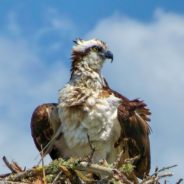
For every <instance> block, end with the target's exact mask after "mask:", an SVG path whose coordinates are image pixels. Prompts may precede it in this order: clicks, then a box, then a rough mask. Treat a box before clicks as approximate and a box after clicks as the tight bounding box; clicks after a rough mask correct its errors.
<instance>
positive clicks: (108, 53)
mask: <svg viewBox="0 0 184 184" xmlns="http://www.w3.org/2000/svg"><path fill="white" fill-rule="evenodd" d="M104 56H105V58H106V59H111V63H112V61H113V53H112V52H111V51H110V50H108V51H106V52H105V53H104Z"/></svg>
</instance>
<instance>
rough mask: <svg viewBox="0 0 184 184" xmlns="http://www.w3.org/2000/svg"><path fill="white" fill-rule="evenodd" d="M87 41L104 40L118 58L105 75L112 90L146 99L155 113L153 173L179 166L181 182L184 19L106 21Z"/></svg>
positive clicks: (162, 16)
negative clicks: (155, 168)
mask: <svg viewBox="0 0 184 184" xmlns="http://www.w3.org/2000/svg"><path fill="white" fill-rule="evenodd" d="M87 37H88V38H91V37H97V38H100V39H102V40H105V41H106V42H107V43H108V44H109V46H110V48H111V50H112V51H113V52H114V63H113V64H110V63H107V64H106V66H105V69H104V75H105V77H106V78H107V79H108V81H109V83H110V85H111V86H112V87H113V88H114V89H117V90H118V91H120V92H122V93H124V95H126V96H128V97H129V98H136V97H141V98H142V99H144V100H145V101H146V102H147V103H148V104H149V107H150V108H151V111H152V112H153V115H152V122H151V126H152V128H153V133H152V135H151V143H152V144H151V147H152V158H153V159H152V167H153V169H154V167H155V166H156V165H160V166H163V164H167V163H171V162H170V160H172V161H173V163H172V164H175V162H177V163H178V164H179V165H180V166H179V167H178V168H177V169H176V172H175V173H176V176H178V177H181V175H180V176H179V174H181V172H180V170H183V169H184V161H183V159H182V157H177V155H183V154H184V147H183V146H182V145H183V143H182V140H183V139H184V136H183V129H184V124H183V122H184V117H183V110H184V105H183V104H184V95H183V91H184V72H183V68H184V16H182V15H177V14H175V13H169V12H167V13H166V12H164V11H162V10H157V11H156V12H155V15H154V17H153V20H152V21H150V22H141V21H138V20H134V19H131V18H128V17H125V16H120V15H115V16H112V17H109V18H107V19H104V20H101V21H100V22H99V23H98V24H97V25H96V27H95V28H94V29H93V30H92V31H91V32H90V33H89V34H87ZM181 153H182V154H181ZM166 155H167V156H166ZM168 155H169V156H168ZM173 158H174V159H173Z"/></svg>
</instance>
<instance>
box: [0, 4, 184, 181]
mask: <svg viewBox="0 0 184 184" xmlns="http://www.w3.org/2000/svg"><path fill="white" fill-rule="evenodd" d="M77 37H82V38H85V39H88V38H93V37H96V38H99V39H102V40H104V41H106V42H107V43H108V45H109V47H110V49H111V50H112V51H113V53H114V63H113V64H110V63H107V64H106V65H105V66H104V70H103V74H104V76H105V77H106V78H107V80H108V81H109V83H110V86H111V87H112V88H114V89H115V90H118V91H119V92H121V93H122V94H124V95H125V96H127V97H129V98H131V99H132V98H137V97H139V98H141V99H143V100H145V102H146V103H147V104H148V106H149V107H150V109H151V111H152V116H151V118H152V121H151V127H152V129H153V132H152V134H151V149H152V169H154V168H155V167H156V166H159V167H162V166H166V165H172V164H178V165H179V166H178V167H177V168H176V169H174V170H173V171H174V173H175V177H174V178H173V180H176V179H177V178H179V177H184V176H183V170H184V160H183V155H184V146H183V141H182V140H183V139H184V136H183V130H184V117H183V112H184V105H183V104H184V95H183V91H184V73H183V68H184V60H183V58H184V52H183V51H184V2H183V1H173V0H167V1H166V0H159V1H156V0H149V1H148V0H139V1H136V0H115V1H110V0H94V1H85V0H81V1H76V0H70V1H64V0H60V1H59V0H58V1H56V0H55V1H51V0H50V1H49V0H44V1H43V0H40V1H36V0H25V1H20V0H16V1H15V0H14V1H13V0H6V1H5V0H4V1H3V0H1V1H0V96H1V98H0V130H1V133H0V150H1V151H0V157H2V156H3V155H6V156H7V157H8V158H10V159H14V160H16V161H17V162H19V163H21V164H22V166H25V165H26V166H27V167H31V166H32V163H35V164H36V163H37V160H38V159H37V160H35V158H36V157H37V156H38V153H37V151H36V149H35V147H34V144H33V141H32V138H31V135H30V127H29V123H30V118H31V114H32V112H33V110H34V108H35V107H36V106H37V105H39V104H41V103H44V102H57V95H58V90H59V89H60V88H62V87H63V85H64V84H65V83H66V82H67V81H68V79H69V67H70V52H71V48H72V44H73V43H72V40H74V39H75V38H77ZM0 171H1V172H6V171H7V170H6V167H5V166H4V164H3V162H2V161H0Z"/></svg>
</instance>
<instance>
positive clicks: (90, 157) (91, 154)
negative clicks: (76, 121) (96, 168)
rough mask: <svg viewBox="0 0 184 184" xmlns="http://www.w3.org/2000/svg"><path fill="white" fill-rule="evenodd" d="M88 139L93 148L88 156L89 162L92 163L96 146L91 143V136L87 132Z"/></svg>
mask: <svg viewBox="0 0 184 184" xmlns="http://www.w3.org/2000/svg"><path fill="white" fill-rule="evenodd" d="M87 139H88V144H89V147H90V149H91V153H90V156H89V158H88V162H89V163H91V161H92V158H93V155H94V153H95V147H93V145H92V144H91V141H90V137H89V134H88V133H87Z"/></svg>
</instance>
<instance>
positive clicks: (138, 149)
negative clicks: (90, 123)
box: [109, 88, 151, 178]
mask: <svg viewBox="0 0 184 184" xmlns="http://www.w3.org/2000/svg"><path fill="white" fill-rule="evenodd" d="M109 90H111V89H110V88H109ZM111 92H112V93H114V95H115V96H116V97H119V98H121V99H122V103H121V104H120V106H119V108H118V119H119V122H120V125H121V127H122V130H123V132H122V135H121V138H120V139H122V140H123V139H125V138H127V139H128V140H129V142H128V151H129V155H130V157H135V156H137V155H139V156H140V158H139V159H138V160H137V161H136V162H135V163H134V164H135V166H136V168H135V173H136V175H137V177H139V178H143V177H144V175H145V174H148V173H149V171H150V164H151V156H150V142H149V134H150V131H151V128H150V126H149V124H148V121H150V119H149V115H150V114H151V113H150V111H149V109H148V108H147V106H146V104H145V103H144V102H143V101H140V100H139V99H135V100H129V99H128V98H126V97H124V96H122V95H121V94H119V93H118V92H116V91H113V90H111Z"/></svg>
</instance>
